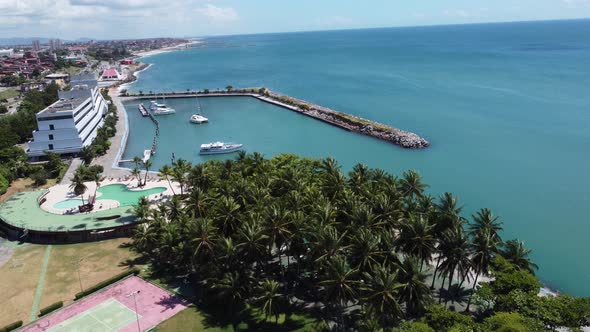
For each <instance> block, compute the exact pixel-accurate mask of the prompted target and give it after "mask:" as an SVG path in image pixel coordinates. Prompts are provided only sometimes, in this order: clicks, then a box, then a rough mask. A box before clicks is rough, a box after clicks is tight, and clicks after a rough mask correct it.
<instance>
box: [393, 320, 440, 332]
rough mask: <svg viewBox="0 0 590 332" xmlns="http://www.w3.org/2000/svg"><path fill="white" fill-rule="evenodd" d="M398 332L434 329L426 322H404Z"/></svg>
mask: <svg viewBox="0 0 590 332" xmlns="http://www.w3.org/2000/svg"><path fill="white" fill-rule="evenodd" d="M399 332H434V330H433V329H432V327H430V326H428V324H426V323H422V322H405V323H402V324H401V325H400V327H399Z"/></svg>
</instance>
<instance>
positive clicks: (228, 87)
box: [225, 85, 234, 92]
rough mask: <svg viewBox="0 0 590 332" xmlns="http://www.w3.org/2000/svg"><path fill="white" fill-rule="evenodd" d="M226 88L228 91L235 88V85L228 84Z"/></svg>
mask: <svg viewBox="0 0 590 332" xmlns="http://www.w3.org/2000/svg"><path fill="white" fill-rule="evenodd" d="M225 89H226V90H227V92H230V91H231V90H233V89H234V87H233V86H231V85H228V86H226V87H225Z"/></svg>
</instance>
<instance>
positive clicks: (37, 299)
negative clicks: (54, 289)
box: [30, 244, 51, 322]
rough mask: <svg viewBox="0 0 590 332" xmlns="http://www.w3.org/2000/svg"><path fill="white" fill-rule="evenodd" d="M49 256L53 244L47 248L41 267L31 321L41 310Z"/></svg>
mask: <svg viewBox="0 0 590 332" xmlns="http://www.w3.org/2000/svg"><path fill="white" fill-rule="evenodd" d="M49 256H51V244H50V245H48V246H47V248H46V249H45V258H43V267H42V268H41V274H39V282H38V283H37V291H35V299H34V300H33V308H32V309H31V320H30V321H31V322H32V321H34V320H35V319H36V318H37V314H38V312H39V303H40V302H41V294H42V293H43V284H44V283H45V275H46V274H47V265H49Z"/></svg>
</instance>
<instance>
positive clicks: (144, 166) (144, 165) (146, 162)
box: [143, 159, 152, 185]
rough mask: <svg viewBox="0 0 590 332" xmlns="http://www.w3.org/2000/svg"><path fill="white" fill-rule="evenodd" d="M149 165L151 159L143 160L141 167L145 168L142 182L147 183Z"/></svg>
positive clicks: (150, 165) (150, 164)
mask: <svg viewBox="0 0 590 332" xmlns="http://www.w3.org/2000/svg"><path fill="white" fill-rule="evenodd" d="M150 167H152V161H151V160H149V159H147V160H146V161H144V162H143V168H144V169H145V178H144V180H143V184H144V185H145V184H147V177H148V174H149V171H150Z"/></svg>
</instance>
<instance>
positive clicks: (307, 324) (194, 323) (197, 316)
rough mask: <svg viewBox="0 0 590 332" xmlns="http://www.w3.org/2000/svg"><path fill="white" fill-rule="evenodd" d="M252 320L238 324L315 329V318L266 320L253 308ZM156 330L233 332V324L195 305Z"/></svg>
mask: <svg viewBox="0 0 590 332" xmlns="http://www.w3.org/2000/svg"><path fill="white" fill-rule="evenodd" d="M250 313H251V314H252V315H253V317H252V321H250V322H249V323H248V322H241V323H240V324H239V325H238V330H240V331H297V332H305V331H313V330H314V329H313V328H312V327H313V325H314V320H313V319H312V318H310V317H305V316H300V315H293V316H291V318H290V320H289V322H287V323H285V315H281V316H280V317H279V324H278V325H277V324H275V322H274V320H273V321H272V322H271V321H265V320H264V316H263V315H262V314H260V313H257V312H256V311H255V310H251V311H250ZM155 331H156V332H176V331H192V332H232V331H233V328H232V326H231V324H227V325H222V323H220V322H219V321H215V320H210V319H208V318H207V315H206V314H205V313H203V312H202V311H201V310H199V309H198V308H197V307H195V306H191V307H188V308H187V309H185V310H184V311H181V312H180V313H178V314H176V315H175V316H173V317H172V318H170V319H168V320H166V321H164V322H162V323H161V324H160V325H158V326H157V327H156V329H155Z"/></svg>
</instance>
